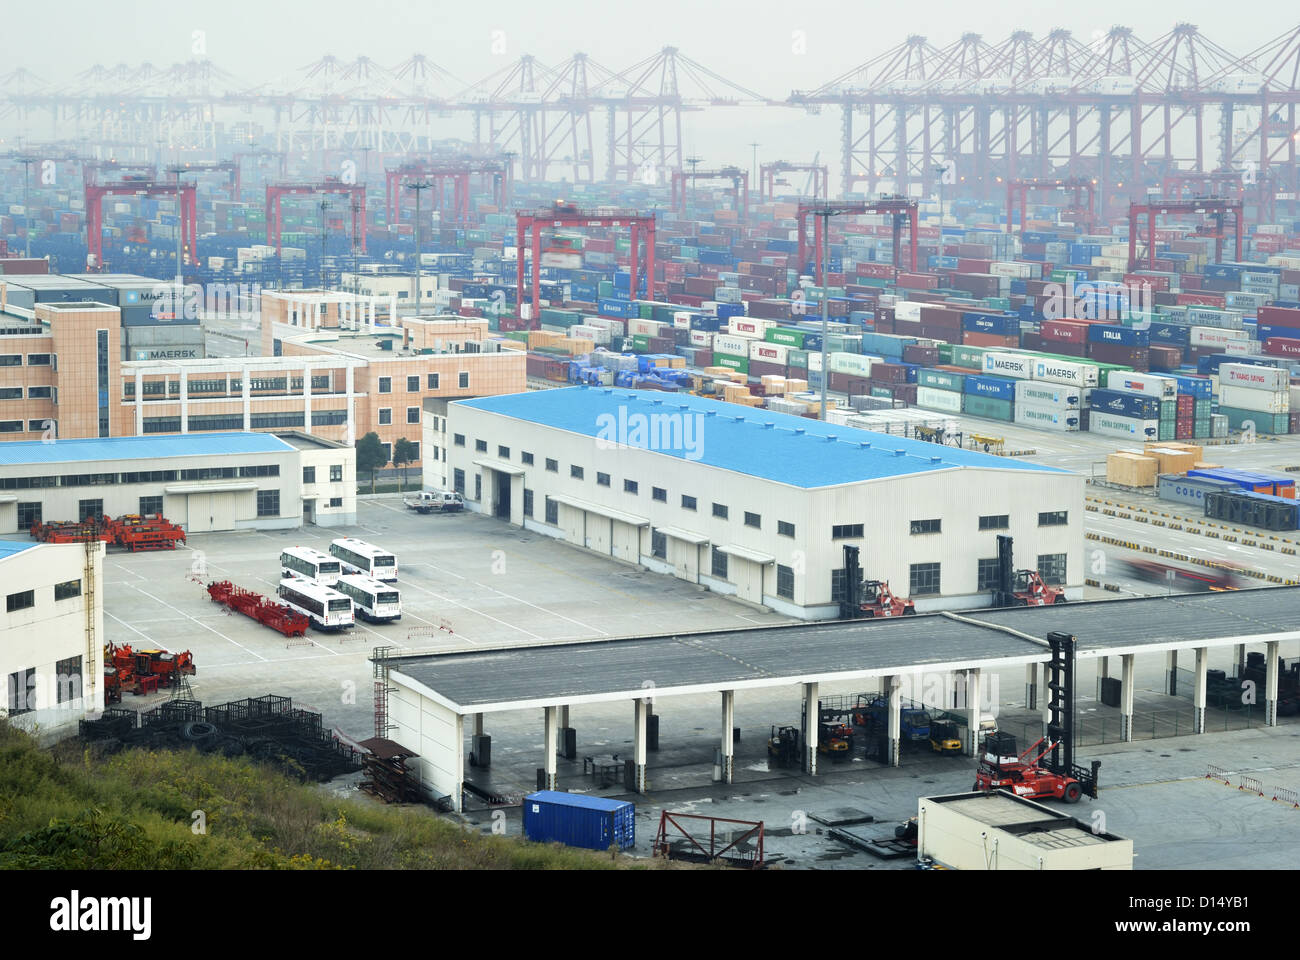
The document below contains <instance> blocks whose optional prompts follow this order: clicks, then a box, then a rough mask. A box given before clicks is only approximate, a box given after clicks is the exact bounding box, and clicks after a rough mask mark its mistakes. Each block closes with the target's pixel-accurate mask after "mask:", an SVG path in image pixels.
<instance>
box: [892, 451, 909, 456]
mask: <svg viewBox="0 0 1300 960" xmlns="http://www.w3.org/2000/svg"><path fill="white" fill-rule="evenodd" d="M894 456H896V457H905V456H907V451H906V450H895V451H894Z"/></svg>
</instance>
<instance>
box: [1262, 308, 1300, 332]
mask: <svg viewBox="0 0 1300 960" xmlns="http://www.w3.org/2000/svg"><path fill="white" fill-rule="evenodd" d="M1256 317H1257V319H1258V320H1259V322H1260V323H1263V324H1269V325H1272V326H1278V327H1294V328H1296V329H1300V310H1297V309H1295V308H1294V307H1260V308H1259V310H1258V311H1256Z"/></svg>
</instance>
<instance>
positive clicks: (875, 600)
mask: <svg viewBox="0 0 1300 960" xmlns="http://www.w3.org/2000/svg"><path fill="white" fill-rule="evenodd" d="M915 615H916V604H914V603H913V602H912V601H911V600H909V599H908V598H907V597H900V596H897V595H896V594H895V593H894V591H892V590H890V589H889V583H888V581H885V580H865V581H864V580H863V579H862V567H861V566H860V565H859V564H858V548H857V547H854V546H847V545H846V546H845V547H844V599H843V600H842V601H840V619H841V620H861V619H864V618H865V619H872V618H876V617H911V616H915Z"/></svg>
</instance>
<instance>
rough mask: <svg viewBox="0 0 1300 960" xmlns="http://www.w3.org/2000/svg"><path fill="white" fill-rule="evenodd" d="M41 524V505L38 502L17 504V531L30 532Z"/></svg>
mask: <svg viewBox="0 0 1300 960" xmlns="http://www.w3.org/2000/svg"><path fill="white" fill-rule="evenodd" d="M40 522H41V504H40V502H39V501H29V502H27V503H22V502H20V503H19V504H18V529H19V530H20V531H22V530H30V529H31V528H32V527H33V526H35V525H36V524H38V523H40Z"/></svg>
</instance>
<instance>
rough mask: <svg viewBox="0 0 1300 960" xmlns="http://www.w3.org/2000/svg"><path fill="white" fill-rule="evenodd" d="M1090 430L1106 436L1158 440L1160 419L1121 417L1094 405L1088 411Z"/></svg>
mask: <svg viewBox="0 0 1300 960" xmlns="http://www.w3.org/2000/svg"><path fill="white" fill-rule="evenodd" d="M1088 432H1089V433H1096V434H1099V435H1101V436H1104V437H1124V438H1128V439H1131V440H1158V439H1160V421H1159V420H1137V419H1134V418H1133V417H1121V416H1117V415H1115V414H1113V413H1107V412H1106V411H1104V410H1098V409H1096V408H1095V407H1094V408H1093V409H1092V410H1091V411H1089V413H1088Z"/></svg>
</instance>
